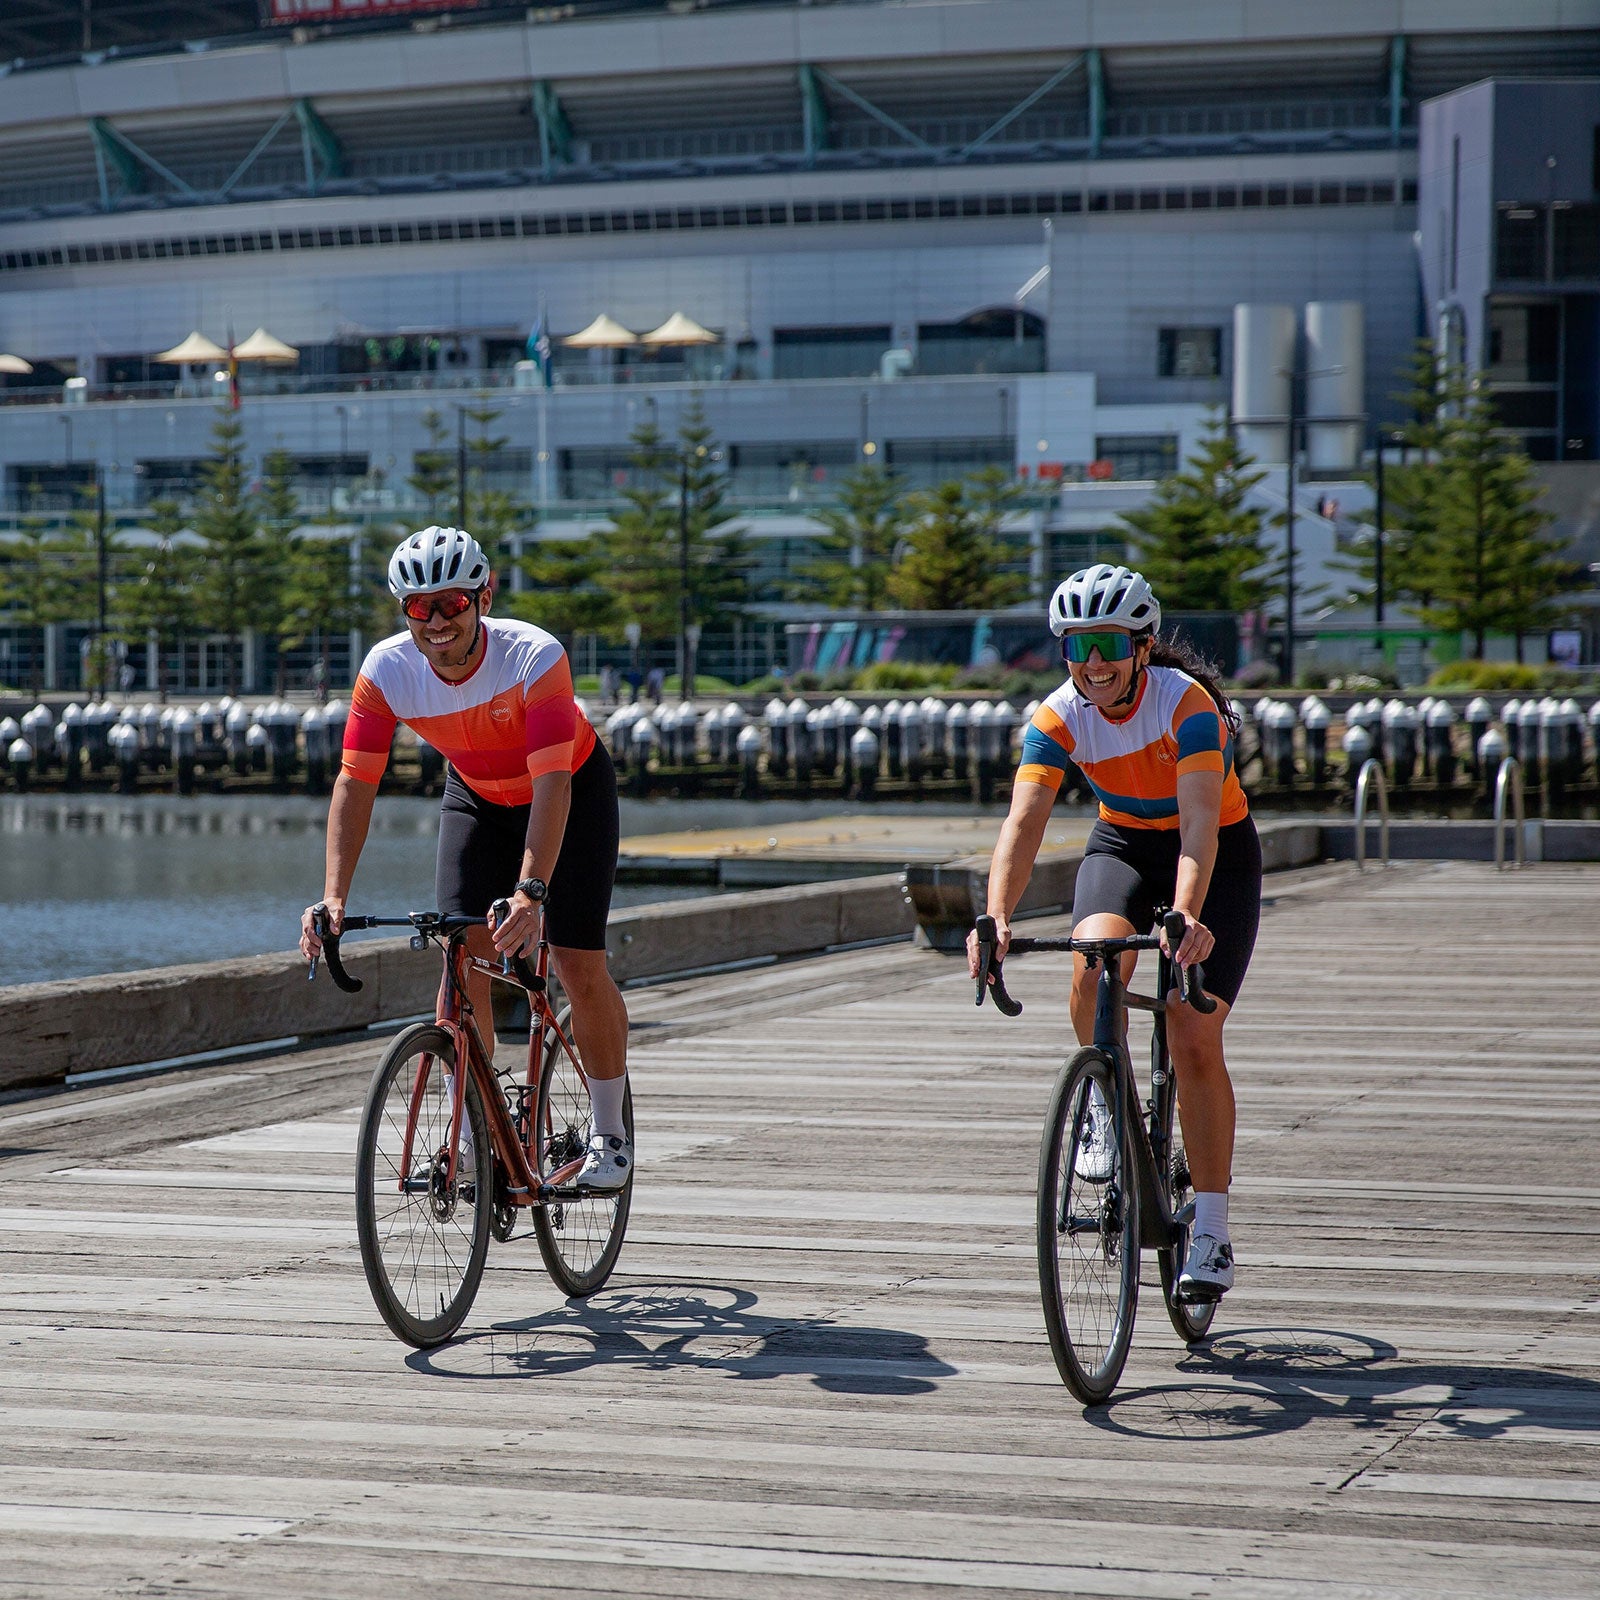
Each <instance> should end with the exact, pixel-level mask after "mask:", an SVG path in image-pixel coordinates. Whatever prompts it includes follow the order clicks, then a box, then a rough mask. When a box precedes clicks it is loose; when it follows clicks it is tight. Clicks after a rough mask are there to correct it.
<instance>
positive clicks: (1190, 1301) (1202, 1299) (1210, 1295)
mask: <svg viewBox="0 0 1600 1600" xmlns="http://www.w3.org/2000/svg"><path fill="white" fill-rule="evenodd" d="M1226 1292H1227V1291H1226V1290H1224V1289H1208V1288H1200V1287H1197V1288H1193V1289H1179V1290H1178V1291H1177V1293H1176V1296H1175V1298H1176V1299H1177V1301H1178V1304H1179V1305H1184V1306H1214V1305H1215V1304H1216V1303H1217V1302H1218V1301H1219V1300H1220V1299H1221V1298H1222V1297H1223V1295H1224V1294H1225V1293H1226Z"/></svg>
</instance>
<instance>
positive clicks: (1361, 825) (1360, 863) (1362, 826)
mask: <svg viewBox="0 0 1600 1600" xmlns="http://www.w3.org/2000/svg"><path fill="white" fill-rule="evenodd" d="M1374 783H1376V784H1377V786H1378V849H1379V850H1380V851H1381V852H1382V856H1383V865H1384V866H1388V865H1389V782H1388V779H1386V778H1385V777H1384V775H1383V763H1382V762H1381V761H1379V760H1378V758H1377V757H1376V756H1369V757H1368V758H1367V760H1365V761H1363V762H1362V763H1361V771H1360V773H1359V774H1358V775H1357V777H1356V871H1357V872H1365V871H1366V870H1367V791H1368V790H1369V789H1370V788H1371V787H1372V786H1373V784H1374Z"/></svg>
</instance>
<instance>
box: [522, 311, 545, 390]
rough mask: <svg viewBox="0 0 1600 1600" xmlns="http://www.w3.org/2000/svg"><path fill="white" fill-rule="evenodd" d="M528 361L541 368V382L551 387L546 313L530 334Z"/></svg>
mask: <svg viewBox="0 0 1600 1600" xmlns="http://www.w3.org/2000/svg"><path fill="white" fill-rule="evenodd" d="M527 351H528V359H529V360H530V361H532V362H533V363H534V364H535V365H536V366H537V367H538V368H539V382H540V383H541V384H542V385H543V386H544V387H545V388H546V389H548V388H549V387H550V329H549V327H548V326H547V325H546V323H545V319H544V311H543V310H542V309H541V310H540V312H539V316H538V320H537V321H536V322H535V323H534V325H533V327H532V328H531V329H530V330H529V332H528V344H527Z"/></svg>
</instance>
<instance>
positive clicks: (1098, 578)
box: [1050, 561, 1161, 638]
mask: <svg viewBox="0 0 1600 1600" xmlns="http://www.w3.org/2000/svg"><path fill="white" fill-rule="evenodd" d="M1107 624H1109V625H1111V626H1113V627H1117V628H1128V629H1130V630H1131V631H1132V632H1134V633H1144V632H1146V631H1148V632H1150V633H1154V632H1155V631H1156V630H1157V629H1158V628H1160V626H1161V606H1160V604H1159V602H1158V601H1157V600H1156V597H1155V596H1154V595H1153V594H1151V592H1150V585H1149V584H1148V583H1146V582H1145V581H1144V578H1143V577H1142V576H1141V575H1140V574H1139V573H1137V572H1132V571H1130V570H1129V569H1128V568H1127V567H1113V566H1111V565H1110V564H1109V563H1108V562H1105V561H1101V562H1097V563H1096V564H1095V565H1094V566H1092V567H1085V568H1084V569H1083V570H1082V571H1081V572H1074V573H1073V574H1072V576H1071V577H1070V578H1068V579H1067V580H1066V581H1065V582H1064V583H1062V584H1061V585H1059V586H1058V587H1057V589H1056V592H1055V593H1054V594H1053V595H1051V596H1050V631H1051V632H1052V633H1053V634H1055V636H1056V637H1057V638H1060V637H1061V635H1062V634H1064V633H1078V632H1080V631H1082V630H1083V629H1085V628H1100V627H1105V626H1106V625H1107Z"/></svg>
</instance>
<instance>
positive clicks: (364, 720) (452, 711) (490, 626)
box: [343, 617, 595, 806]
mask: <svg viewBox="0 0 1600 1600" xmlns="http://www.w3.org/2000/svg"><path fill="white" fill-rule="evenodd" d="M483 632H484V637H485V641H486V642H485V648H484V652H483V658H482V660H480V661H479V662H478V665H477V666H476V667H474V668H473V669H472V672H471V673H470V674H469V675H468V676H467V677H465V678H463V679H462V680H461V682H460V683H449V682H447V681H446V680H445V679H443V678H441V677H440V676H439V674H438V673H437V672H435V671H434V670H433V668H432V667H431V666H429V665H428V661H427V658H426V657H425V656H424V655H423V653H422V652H421V651H420V650H419V649H418V648H417V647H416V645H415V644H414V643H413V642H412V638H411V635H410V633H409V632H407V633H397V634H395V635H393V636H392V637H391V638H388V639H385V640H383V641H382V643H380V644H375V645H374V646H373V647H372V649H371V650H370V651H368V652H367V659H366V660H365V661H363V662H362V663H361V673H360V675H359V676H358V677H357V679H356V687H355V692H354V693H353V694H352V695H351V696H350V719H349V721H348V722H346V724H345V729H344V763H343V766H344V770H345V771H346V772H348V773H349V774H350V776H351V777H352V778H356V779H358V780H360V781H361V782H362V783H376V782H377V781H378V780H379V779H380V778H381V777H382V776H383V769H384V767H385V766H387V765H388V761H389V744H390V741H391V740H392V739H393V738H394V730H395V725H396V724H397V723H401V722H403V723H405V725H406V726H407V727H408V728H410V729H411V730H412V731H413V732H414V733H415V734H416V735H417V736H418V737H419V738H421V739H426V740H427V742H428V743H429V744H431V745H432V746H433V747H434V749H435V750H437V751H439V753H440V754H441V755H443V756H444V758H445V759H446V760H447V761H448V762H449V763H450V765H451V766H453V767H454V768H455V769H456V771H457V772H458V773H459V774H460V776H461V779H462V781H463V782H464V783H465V784H466V785H467V787H468V788H470V789H471V790H472V791H473V792H474V793H475V794H479V795H481V796H482V797H483V798H484V799H485V800H488V801H491V802H492V803H493V804H495V805H501V806H522V805H526V804H527V803H528V802H529V801H530V800H531V799H532V798H533V780H534V779H535V778H537V777H540V776H541V775H543V774H544V773H546V772H576V771H577V770H578V768H579V767H581V766H582V765H583V763H584V762H585V761H586V760H587V759H588V757H589V752H590V751H591V750H593V749H594V742H595V739H594V729H593V728H591V727H590V726H589V720H588V718H587V717H585V716H584V714H583V713H582V712H581V711H580V710H579V709H578V704H577V701H576V700H574V699H573V694H572V670H571V668H570V667H569V666H568V665H567V653H566V651H565V650H563V649H562V648H561V644H560V641H559V640H557V639H556V638H555V637H554V635H552V634H548V633H546V632H545V631H544V629H543V628H536V627H534V625H533V624H532V623H531V622H513V621H502V620H501V619H500V618H499V617H485V618H484V619H483Z"/></svg>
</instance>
